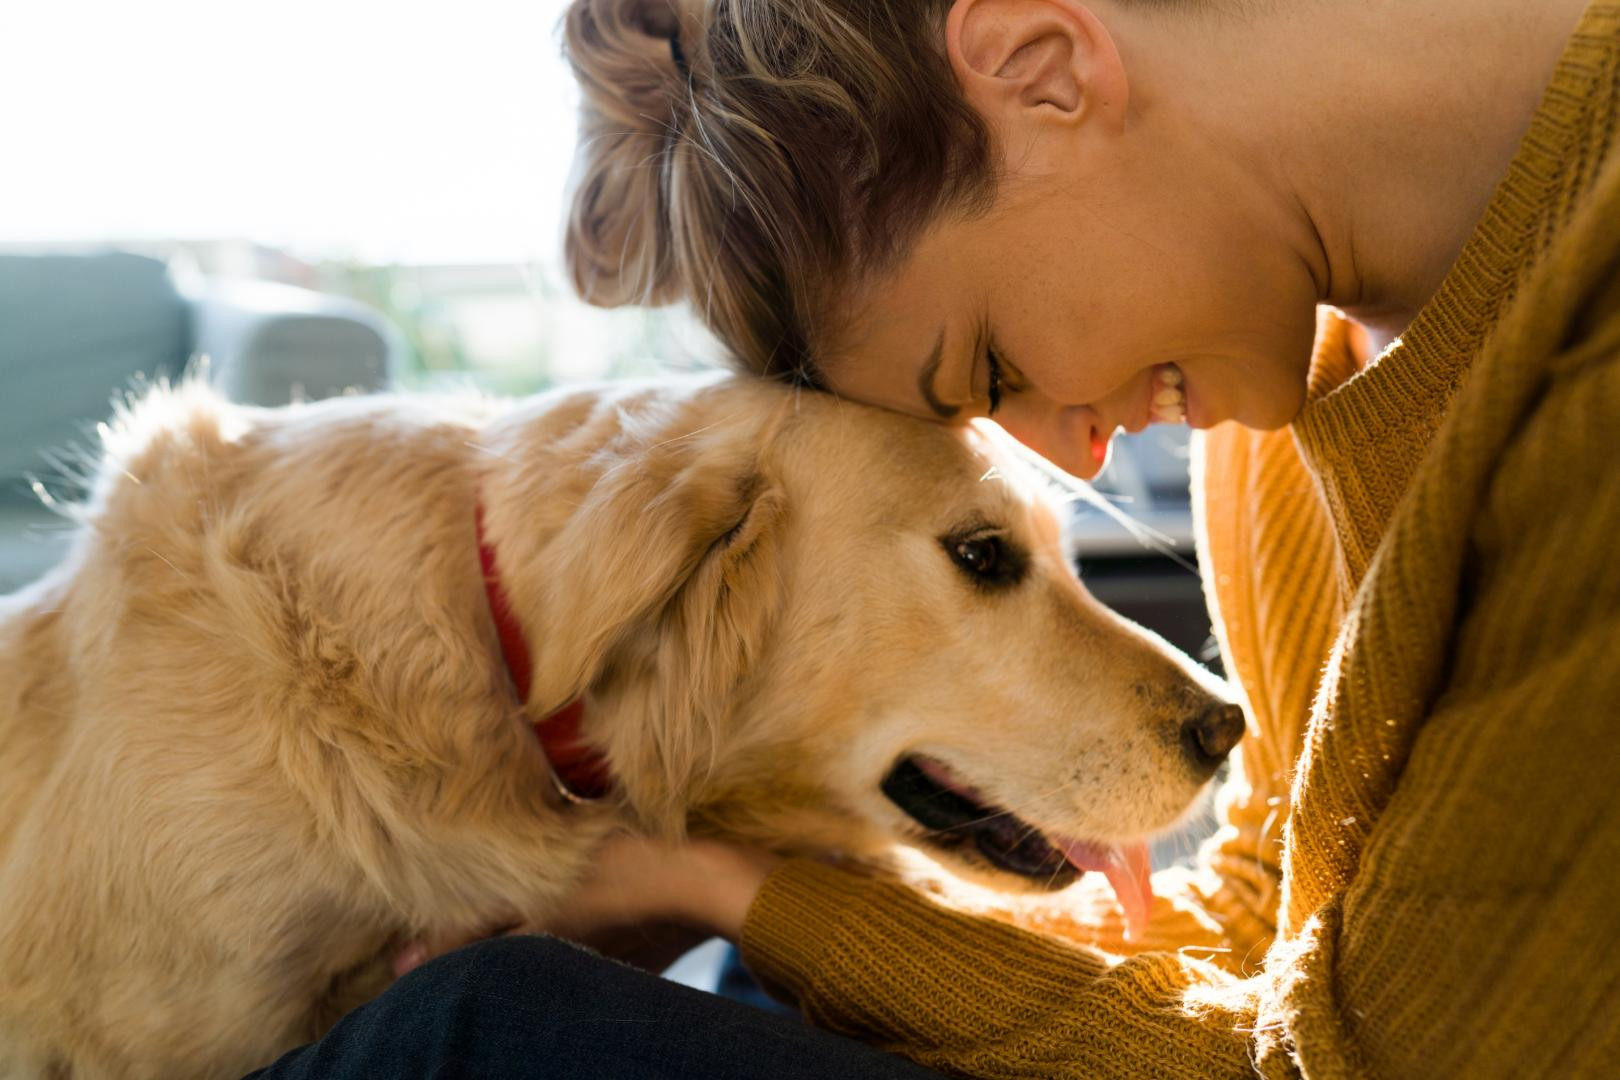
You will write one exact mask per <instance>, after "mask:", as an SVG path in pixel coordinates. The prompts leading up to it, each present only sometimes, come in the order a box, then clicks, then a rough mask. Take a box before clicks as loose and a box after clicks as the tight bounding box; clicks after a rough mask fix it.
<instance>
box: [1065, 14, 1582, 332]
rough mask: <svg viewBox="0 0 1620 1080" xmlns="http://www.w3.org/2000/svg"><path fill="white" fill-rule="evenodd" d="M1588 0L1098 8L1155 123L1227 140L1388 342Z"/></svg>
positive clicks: (1237, 177) (1485, 190)
mask: <svg viewBox="0 0 1620 1080" xmlns="http://www.w3.org/2000/svg"><path fill="white" fill-rule="evenodd" d="M1586 2H1587V0H1537V2H1536V3H1533V4H1526V3H1523V0H1365V2H1362V3H1352V2H1342V3H1338V2H1334V3H1329V2H1314V0H1277V2H1276V3H1274V4H1269V5H1267V6H1266V7H1265V8H1264V9H1263V10H1262V11H1259V12H1256V13H1251V14H1209V15H1198V14H1195V13H1189V12H1187V11H1186V10H1185V9H1180V10H1178V9H1169V10H1168V11H1165V10H1163V9H1158V10H1157V11H1144V10H1143V9H1142V8H1141V7H1140V6H1139V5H1132V4H1119V3H1117V0H1096V2H1095V3H1094V4H1093V5H1092V6H1093V7H1094V8H1096V9H1097V11H1098V12H1099V15H1100V16H1101V17H1102V18H1103V20H1104V22H1105V24H1107V25H1108V27H1109V29H1110V32H1111V33H1113V34H1114V36H1115V39H1116V43H1117V44H1118V46H1119V48H1120V51H1121V56H1122V57H1123V59H1124V61H1125V65H1126V70H1127V73H1128V75H1129V77H1130V79H1131V96H1132V108H1133V110H1134V111H1136V112H1137V114H1138V115H1139V116H1140V117H1141V118H1142V120H1143V122H1160V123H1163V122H1165V120H1166V119H1168V120H1169V121H1170V122H1171V123H1172V124H1173V125H1175V126H1177V127H1179V128H1180V129H1182V130H1185V131H1197V132H1198V133H1199V137H1198V138H1197V139H1196V140H1188V142H1187V144H1186V145H1187V147H1188V149H1189V151H1190V152H1193V153H1200V154H1207V153H1208V152H1209V148H1210V147H1211V146H1214V147H1220V148H1222V149H1221V150H1220V151H1218V152H1219V153H1222V154H1223V155H1225V156H1226V157H1228V158H1229V159H1230V160H1231V161H1233V162H1236V163H1237V167H1236V168H1235V169H1228V170H1227V171H1226V172H1225V173H1224V174H1223V175H1224V176H1225V177H1226V178H1227V181H1228V182H1237V183H1244V184H1258V185H1263V186H1264V187H1265V188H1266V189H1267V190H1268V193H1269V196H1270V197H1269V199H1268V203H1269V205H1270V206H1271V207H1273V213H1274V216H1273V219H1272V221H1273V224H1274V226H1275V228H1274V233H1275V238H1276V239H1277V240H1278V241H1279V242H1282V243H1286V244H1289V245H1291V246H1292V247H1294V248H1295V249H1297V250H1298V254H1299V257H1300V258H1301V259H1302V260H1303V262H1304V264H1305V266H1306V267H1307V268H1308V270H1309V272H1310V273H1311V275H1312V277H1313V279H1314V280H1315V282H1316V285H1317V290H1318V294H1319V298H1320V300H1321V301H1322V302H1323V303H1328V304H1333V305H1335V306H1337V307H1339V308H1340V309H1342V310H1343V311H1345V312H1346V313H1347V314H1348V315H1350V316H1351V317H1352V318H1354V319H1356V320H1357V321H1358V322H1360V323H1362V324H1363V325H1364V326H1366V327H1367V328H1368V330H1369V331H1370V333H1371V334H1372V337H1373V340H1374V344H1375V345H1377V346H1380V347H1381V346H1382V345H1383V344H1385V343H1387V342H1388V341H1389V340H1390V339H1392V338H1394V337H1396V336H1398V335H1399V334H1400V333H1401V332H1402V331H1403V330H1404V329H1405V328H1406V326H1407V325H1408V324H1409V323H1410V322H1411V321H1412V319H1413V317H1414V316H1415V315H1416V314H1417V312H1418V310H1419V309H1420V308H1422V307H1423V305H1424V304H1425V303H1426V302H1427V301H1428V299H1429V298H1430V297H1431V296H1432V295H1433V294H1434V292H1435V290H1436V289H1437V288H1438V287H1439V285H1440V282H1441V280H1442V279H1443V278H1444V276H1445V274H1446V271H1447V270H1448V269H1449V268H1450V266H1451V264H1452V262H1453V261H1454V260H1455V258H1456V256H1457V254H1458V252H1460V251H1461V249H1462V247H1463V244H1464V243H1465V242H1466V241H1467V239H1468V237H1469V235H1470V234H1471V232H1472V231H1473V229H1474V226H1475V224H1476V222H1477V221H1478V220H1479V218H1480V216H1481V214H1483V212H1484V210H1485V207H1486V206H1487V204H1488V203H1489V201H1490V198H1491V195H1492V193H1493V191H1494V190H1495V188H1496V185H1497V182H1498V181H1499V180H1500V179H1501V177H1502V176H1503V175H1504V174H1505V173H1506V171H1507V168H1508V166H1509V164H1510V163H1511V162H1512V160H1513V156H1514V153H1515V151H1516V149H1517V147H1518V144H1519V141H1520V140H1521V138H1522V137H1523V135H1524V132H1525V130H1526V129H1527V128H1528V127H1529V124H1530V120H1531V117H1532V116H1533V115H1534V113H1535V110H1536V107H1537V105H1538V103H1539V102H1540V100H1541V95H1542V91H1543V89H1544V88H1545V86H1546V84H1547V83H1548V81H1549V80H1550V79H1551V77H1552V73H1553V70H1554V68H1555V67H1556V65H1557V61H1558V58H1559V56H1560V55H1561V54H1562V52H1563V49H1564V45H1565V42H1566V40H1567V39H1568V37H1569V35H1570V33H1571V32H1572V31H1573V30H1574V27H1575V25H1576V23H1577V22H1578V20H1579V18H1580V15H1581V12H1582V11H1583V10H1584V9H1585V7H1586ZM1189 19H1196V20H1198V21H1199V25H1198V26H1197V27H1196V29H1195V31H1194V32H1189V27H1188V24H1187V20H1189ZM1155 114H1157V115H1155Z"/></svg>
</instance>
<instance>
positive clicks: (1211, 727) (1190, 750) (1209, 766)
mask: <svg viewBox="0 0 1620 1080" xmlns="http://www.w3.org/2000/svg"><path fill="white" fill-rule="evenodd" d="M1241 738H1243V710H1242V709H1241V708H1239V707H1238V706H1236V705H1216V706H1213V707H1212V708H1210V709H1207V710H1205V711H1204V712H1202V713H1200V714H1199V715H1197V716H1195V717H1193V718H1192V719H1190V720H1188V721H1187V722H1186V723H1184V724H1182V725H1181V747H1182V749H1183V750H1185V751H1186V753H1187V757H1188V758H1189V759H1190V760H1191V761H1192V763H1193V764H1194V765H1195V766H1197V767H1198V768H1199V769H1202V770H1203V771H1204V772H1209V773H1212V772H1214V771H1215V770H1216V769H1217V768H1219V767H1220V764H1221V762H1223V761H1225V760H1226V755H1227V754H1229V753H1231V752H1232V747H1234V746H1236V745H1237V744H1238V740H1239V739H1241Z"/></svg>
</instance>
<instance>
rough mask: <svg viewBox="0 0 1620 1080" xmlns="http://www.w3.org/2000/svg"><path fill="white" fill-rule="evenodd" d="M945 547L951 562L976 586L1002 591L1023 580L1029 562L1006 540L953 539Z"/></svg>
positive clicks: (948, 538)
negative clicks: (1002, 588)
mask: <svg viewBox="0 0 1620 1080" xmlns="http://www.w3.org/2000/svg"><path fill="white" fill-rule="evenodd" d="M944 545H945V551H946V552H947V553H948V554H949V555H950V557H951V561H952V562H954V563H955V564H956V565H957V567H958V568H959V569H961V571H962V572H963V573H965V574H967V575H968V577H970V578H972V579H973V582H974V584H976V585H982V586H989V587H994V588H1000V587H1005V586H1010V585H1016V584H1018V582H1019V581H1021V580H1022V579H1023V577H1024V569H1025V566H1026V564H1027V562H1028V560H1027V559H1025V558H1024V556H1023V555H1022V553H1021V552H1019V551H1018V550H1017V549H1016V548H1014V547H1013V546H1012V545H1010V544H1009V543H1008V542H1007V541H1006V540H1005V539H1004V538H1003V537H1000V536H994V535H992V536H953V537H947V538H946V539H945V540H944Z"/></svg>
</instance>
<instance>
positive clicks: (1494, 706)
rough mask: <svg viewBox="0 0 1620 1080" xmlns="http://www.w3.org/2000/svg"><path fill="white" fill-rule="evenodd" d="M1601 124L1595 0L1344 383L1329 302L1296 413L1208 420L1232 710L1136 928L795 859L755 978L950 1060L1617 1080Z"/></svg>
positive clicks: (1208, 465)
mask: <svg viewBox="0 0 1620 1080" xmlns="http://www.w3.org/2000/svg"><path fill="white" fill-rule="evenodd" d="M1617 127H1620V3H1616V2H1612V0H1608V2H1603V0H1600V2H1598V3H1595V4H1594V5H1592V7H1591V8H1590V9H1589V10H1588V12H1587V14H1586V16H1585V18H1584V19H1583V21H1582V23H1581V25H1580V26H1579V28H1578V30H1577V31H1576V33H1575V35H1574V37H1573V38H1572V39H1571V40H1570V43H1569V45H1568V47H1567V50H1566V52H1565V54H1564V57H1563V59H1562V61H1561V62H1560V65H1559V67H1558V69H1557V72H1556V75H1555V77H1554V78H1553V81H1552V83H1551V85H1550V86H1549V88H1548V90H1547V92H1546V95H1545V97H1544V99H1543V103H1542V106H1541V108H1540V110H1539V112H1538V113H1537V115H1536V117H1535V119H1534V121H1533V124H1532V127H1531V129H1530V131H1529V133H1528V134H1527V136H1526V137H1525V139H1524V141H1523V143H1522V145H1521V147H1520V150H1519V152H1518V155H1517V157H1516V159H1515V161H1514V163H1513V165H1512V168H1511V170H1510V171H1509V173H1508V175H1507V176H1506V178H1505V179H1504V180H1503V181H1502V183H1501V185H1500V187H1499V188H1498V190H1497V193H1496V195H1495V197H1494V200H1493V201H1492V203H1491V205H1490V208H1489V210H1488V211H1487V212H1486V214H1485V216H1484V218H1483V219H1482V220H1481V222H1480V224H1479V226H1478V228H1477V230H1476V232H1475V233H1474V235H1473V236H1472V238H1471V239H1470V240H1469V242H1468V244H1467V246H1466V248H1465V249H1464V251H1463V253H1462V255H1461V256H1460V258H1459V259H1458V261H1457V263H1456V265H1455V266H1454V267H1453V268H1452V270H1451V272H1450V273H1449V275H1448V276H1447V278H1446V280H1445V282H1444V284H1443V285H1442V287H1441V289H1440V291H1439V292H1438V293H1437V294H1436V296H1435V297H1434V299H1433V300H1432V301H1431V302H1430V303H1429V305H1428V306H1427V307H1426V308H1425V309H1424V310H1423V311H1422V312H1421V313H1420V315H1419V316H1418V318H1417V320H1416V321H1415V322H1414V323H1413V325H1412V326H1411V327H1410V329H1409V330H1408V332H1407V333H1406V334H1405V335H1404V337H1403V338H1402V340H1401V341H1399V342H1398V343H1396V344H1395V345H1394V346H1392V347H1391V348H1390V349H1388V350H1387V351H1386V352H1385V353H1384V354H1383V355H1382V356H1380V357H1379V358H1377V360H1376V361H1375V362H1374V363H1373V364H1371V365H1370V366H1368V367H1366V368H1365V369H1363V370H1360V371H1357V370H1356V366H1355V364H1354V361H1353V360H1352V358H1351V355H1350V352H1349V349H1348V348H1347V345H1346V339H1347V337H1348V330H1347V327H1346V324H1345V323H1344V322H1343V320H1342V319H1341V318H1340V317H1338V316H1336V315H1333V314H1327V315H1325V316H1324V318H1323V321H1322V327H1321V330H1322V332H1321V334H1320V339H1319V343H1318V349H1317V356H1316V361H1315V364H1314V366H1313V371H1312V377H1311V394H1310V400H1309V402H1308V404H1307V406H1306V408H1305V410H1304V412H1303V413H1302V415H1301V416H1300V418H1299V419H1298V420H1297V421H1296V422H1295V423H1294V425H1293V427H1292V429H1291V430H1287V431H1281V432H1273V433H1254V432H1248V431H1244V430H1242V429H1237V428H1235V427H1233V426H1232V425H1227V426H1226V427H1225V428H1223V429H1220V430H1217V431H1213V432H1210V433H1209V435H1208V438H1207V440H1206V441H1205V444H1204V449H1203V459H1202V462H1201V463H1200V467H1199V468H1198V469H1197V470H1196V474H1197V475H1196V476H1195V482H1196V484H1197V486H1198V490H1199V491H1200V492H1201V498H1200V500H1199V502H1200V512H1201V520H1200V545H1201V551H1200V555H1201V559H1202V561H1203V564H1204V567H1205V568H1206V578H1207V581H1208V590H1209V598H1210V601H1211V604H1212V608H1213V610H1214V612H1215V614H1216V622H1217V630H1218V634H1219V637H1220V642H1221V646H1222V651H1223V654H1224V656H1225V658H1226V662H1227V665H1228V668H1229V670H1230V671H1231V672H1232V673H1233V674H1234V676H1235V677H1236V679H1237V681H1238V682H1239V683H1240V684H1241V687H1242V689H1243V691H1244V693H1245V696H1246V698H1247V702H1248V705H1249V709H1250V717H1251V725H1252V726H1251V732H1250V737H1249V739H1247V740H1246V742H1245V744H1244V749H1243V752H1242V767H1243V768H1242V772H1243V774H1244V777H1243V779H1240V780H1239V781H1238V782H1236V783H1234V784H1232V785H1231V788H1230V790H1229V791H1228V792H1227V793H1226V795H1225V797H1224V800H1223V805H1222V812H1223V814H1224V817H1225V822H1226V824H1225V827H1224V828H1223V829H1222V831H1221V833H1220V834H1219V835H1218V836H1217V837H1215V838H1214V839H1213V840H1212V841H1211V842H1210V843H1209V844H1208V845H1207V846H1206V849H1205V851H1204V852H1203V855H1202V858H1201V865H1200V866H1199V868H1198V869H1196V870H1194V871H1190V872H1171V873H1164V874H1160V875H1157V876H1156V877H1155V888H1156V890H1157V891H1158V893H1159V894H1160V895H1159V899H1158V901H1157V904H1156V908H1155V912H1154V919H1153V923H1152V930H1151V933H1149V934H1148V935H1147V937H1146V939H1145V940H1141V941H1136V942H1131V943H1126V942H1125V941H1124V940H1123V938H1122V935H1121V932H1120V922H1121V920H1120V916H1119V913H1118V912H1117V910H1115V908H1114V905H1113V902H1112V900H1111V898H1109V897H1108V896H1107V895H1106V892H1105V890H1103V889H1100V888H1098V887H1096V886H1095V885H1094V884H1091V883H1089V882H1084V883H1082V885H1081V886H1079V887H1077V888H1076V889H1075V890H1071V892H1070V893H1069V894H1065V897H1064V899H1065V901H1066V909H1065V910H1064V911H1061V912H1059V911H1052V910H1044V911H1043V910H1039V909H1035V910H1028V909H1020V908H1010V909H1009V910H1008V911H1006V912H1003V913H1001V917H999V918H990V917H983V916H979V915H972V914H967V913H963V912H960V911H955V910H950V909H947V908H946V907H944V906H942V905H941V904H940V903H937V902H934V901H933V900H931V899H929V898H927V897H925V896H922V895H920V894H918V893H915V892H913V891H911V890H909V889H907V888H904V887H901V886H898V885H895V884H892V883H886V882H880V881H874V880H870V879H867V878H863V877H859V876H856V875H854V874H851V873H848V872H844V871H839V870H834V869H831V868H827V867H824V866H820V865H817V864H814V863H808V862H793V863H789V864H787V865H786V866H784V867H783V868H782V869H780V870H778V871H777V872H776V873H775V874H774V875H773V876H772V877H771V878H770V880H769V881H768V882H767V884H766V886H765V888H764V890H763V892H762V893H761V894H760V897H759V899H758V900H757V902H756V903H755V905H754V907H753V910H752V911H751V913H750V915H749V918H748V922H747V925H746V926H745V928H744V931H743V939H742V946H743V952H744V956H745V958H746V959H747V961H748V963H749V964H750V965H751V966H752V967H753V968H754V969H755V971H756V972H758V973H759V974H760V975H761V976H762V977H763V978H764V979H766V980H767V981H769V982H770V983H772V984H775V985H776V986H778V987H781V988H782V989H784V990H785V991H786V992H788V993H789V994H791V995H793V996H794V997H796V998H797V1000H798V1001H799V1002H800V1004H801V1005H802V1007H803V1008H804V1010H805V1012H806V1014H807V1015H808V1016H809V1017H810V1018H811V1019H812V1020H814V1021H815V1022H816V1023H818V1024H820V1025H822V1026H825V1027H827V1028H830V1029H833V1030H835V1031H840V1032H844V1033H847V1034H850V1035H853V1036H855V1037H858V1038H861V1039H864V1040H867V1041H869V1042H873V1043H876V1044H878V1045H880V1046H883V1047H885V1048H887V1049H890V1050H893V1051H895V1052H897V1053H901V1054H905V1055H907V1056H909V1057H911V1058H913V1059H915V1060H917V1061H919V1062H921V1063H923V1064H925V1065H928V1066H931V1067H933V1068H936V1069H939V1070H941V1071H943V1072H946V1073H950V1074H954V1075H963V1076H972V1077H1082V1076H1084V1077H1098V1076H1129V1077H1147V1076H1154V1077H1159V1076H1164V1077H1219V1076H1248V1075H1253V1074H1255V1073H1256V1072H1258V1073H1259V1074H1261V1075H1264V1076H1295V1075H1309V1076H1312V1077H1378V1076H1383V1077H1452V1076H1456V1077H1488V1076H1511V1077H1532V1076H1548V1077H1574V1076H1620V150H1617V149H1616V146H1615V144H1616V142H1617V139H1616V134H1617ZM1015 924H1019V925H1015Z"/></svg>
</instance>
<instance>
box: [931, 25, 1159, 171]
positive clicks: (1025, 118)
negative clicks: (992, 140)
mask: <svg viewBox="0 0 1620 1080" xmlns="http://www.w3.org/2000/svg"><path fill="white" fill-rule="evenodd" d="M945 48H946V52H947V54H948V55H949V57H950V62H951V67H952V69H953V70H954V72H955V73H956V79H957V82H958V83H959V84H960V85H961V87H962V90H963V93H964V94H965V95H966V97H967V99H968V102H969V104H971V105H972V106H973V107H974V108H975V109H976V110H977V111H978V113H979V115H981V116H983V117H984V118H985V120H986V121H988V122H989V123H990V125H991V127H992V128H993V129H994V130H995V131H996V134H997V136H998V138H1000V139H1001V140H1002V142H1003V145H1008V144H1012V145H1017V144H1020V143H1023V142H1024V141H1025V139H1023V138H1021V136H1022V135H1033V134H1035V133H1037V132H1039V131H1041V130H1043V129H1049V128H1050V127H1051V126H1052V125H1054V124H1056V125H1059V126H1063V127H1078V126H1081V125H1090V124H1100V125H1101V130H1103V131H1107V132H1110V133H1113V132H1118V131H1120V130H1122V129H1123V126H1124V119H1125V106H1126V102H1127V98H1128V86H1127V83H1126V79H1125V68H1124V64H1123V62H1122V61H1121V60H1120V57H1119V50H1118V49H1117V48H1115V46H1114V39H1113V38H1112V37H1111V36H1110V35H1109V33H1108V31H1107V29H1106V28H1104V26H1103V24H1102V23H1101V22H1100V21H1098V19H1097V16H1096V15H1094V14H1092V12H1091V10H1090V9H1089V8H1087V7H1086V6H1085V5H1083V4H1081V3H1078V2H1077V0H956V4H955V5H954V6H953V7H952V8H951V11H950V15H949V17H948V18H947V19H946V22H945Z"/></svg>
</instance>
